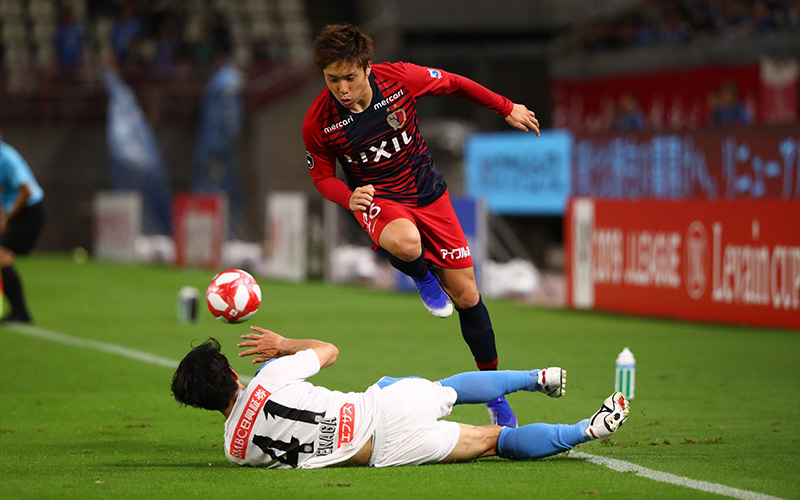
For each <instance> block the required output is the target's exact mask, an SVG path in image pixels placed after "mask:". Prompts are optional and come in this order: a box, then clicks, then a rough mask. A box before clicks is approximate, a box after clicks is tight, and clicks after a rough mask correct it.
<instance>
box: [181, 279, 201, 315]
mask: <svg viewBox="0 0 800 500" xmlns="http://www.w3.org/2000/svg"><path fill="white" fill-rule="evenodd" d="M199 293H200V292H199V291H198V290H197V288H195V287H193V286H185V287H183V288H181V290H180V292H178V321H179V322H181V323H194V322H195V321H197V296H198V295H199Z"/></svg>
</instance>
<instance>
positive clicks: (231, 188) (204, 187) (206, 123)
mask: <svg viewBox="0 0 800 500" xmlns="http://www.w3.org/2000/svg"><path fill="white" fill-rule="evenodd" d="M243 121H244V97H243V79H242V74H241V72H240V71H239V70H238V69H237V68H236V66H235V65H234V64H226V65H224V66H222V67H221V68H220V69H219V70H218V71H217V72H216V73H215V74H214V75H213V76H212V77H211V80H210V81H209V82H208V85H206V89H205V92H204V94H203V102H202V107H201V110H200V126H199V129H198V131H197V139H196V142H195V148H194V161H193V163H192V191H193V192H194V193H198V194H212V193H225V194H226V195H227V196H228V209H229V210H228V231H229V232H234V233H235V230H236V228H237V226H238V224H237V223H238V220H239V218H240V217H241V215H242V213H243V211H244V196H243V194H242V192H241V188H240V185H239V158H238V155H237V152H236V143H237V141H238V139H239V137H240V135H241V131H242V125H243ZM228 236H231V235H230V234H229V235H228Z"/></svg>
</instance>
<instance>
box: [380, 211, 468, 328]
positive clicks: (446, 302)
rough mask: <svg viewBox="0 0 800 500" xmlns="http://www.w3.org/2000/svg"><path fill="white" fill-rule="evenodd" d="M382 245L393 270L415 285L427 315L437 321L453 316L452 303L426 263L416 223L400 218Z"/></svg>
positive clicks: (390, 226)
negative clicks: (388, 254) (405, 276)
mask: <svg viewBox="0 0 800 500" xmlns="http://www.w3.org/2000/svg"><path fill="white" fill-rule="evenodd" d="M379 245H380V246H381V248H383V249H384V250H386V251H387V252H389V253H390V254H391V257H390V258H389V262H391V264H392V266H393V267H394V268H395V269H397V270H398V271H400V272H401V273H403V274H405V275H407V276H410V277H411V279H412V280H413V281H414V284H415V285H416V287H417V290H418V291H419V296H420V298H421V299H422V303H423V304H424V305H425V308H426V309H427V310H428V312H430V313H431V314H432V315H434V316H436V317H437V318H447V317H449V316H451V315H452V314H453V303H452V302H451V301H450V298H449V297H448V296H447V295H446V294H445V293H444V291H443V290H442V287H441V286H440V285H439V280H438V279H437V277H436V275H434V274H433V273H432V272H431V270H430V269H429V268H428V264H427V263H426V262H425V253H424V252H423V249H422V243H421V241H420V234H419V230H418V229H417V226H416V225H414V223H413V222H411V221H410V220H409V219H403V218H401V219H395V220H393V221H391V222H389V223H388V224H386V227H384V228H383V231H381V235H380V239H379Z"/></svg>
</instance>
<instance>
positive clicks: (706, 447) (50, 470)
mask: <svg viewBox="0 0 800 500" xmlns="http://www.w3.org/2000/svg"><path fill="white" fill-rule="evenodd" d="M17 266H18V268H19V270H20V273H21V275H22V277H23V280H24V284H25V287H26V292H27V295H28V299H29V303H30V305H31V308H32V311H33V313H34V316H35V319H36V324H35V327H36V328H38V329H42V330H47V331H51V332H57V333H60V334H64V335H67V336H69V337H74V338H80V339H87V340H94V341H102V342H105V343H109V344H116V345H119V346H124V347H126V348H128V349H133V350H137V351H144V352H147V353H151V354H153V355H157V356H161V357H164V358H168V359H172V360H179V359H180V358H181V357H182V356H183V355H184V354H185V353H186V352H187V351H188V349H189V346H190V343H191V342H192V341H200V340H203V339H205V338H207V337H209V336H214V337H217V338H218V339H219V340H220V341H221V342H222V345H223V351H224V352H225V353H226V354H227V355H228V356H229V358H231V359H232V362H233V364H234V367H235V368H236V369H237V371H239V372H240V373H241V374H246V375H252V373H253V372H254V371H255V367H254V366H253V365H251V364H250V363H249V360H243V359H239V358H237V357H236V352H237V350H238V349H237V348H236V343H237V341H238V337H239V335H241V334H242V333H245V332H246V331H247V325H250V324H255V325H260V326H264V327H267V328H271V329H273V330H275V331H277V332H279V333H283V334H285V335H288V336H292V337H301V338H303V337H312V338H320V339H323V340H327V341H331V342H333V343H335V344H336V345H337V346H338V347H339V348H340V350H341V354H340V356H339V360H338V361H337V363H336V364H335V365H334V366H332V367H330V368H328V369H326V370H324V371H323V372H322V373H320V374H319V375H317V376H315V377H314V378H313V379H312V382H315V383H318V384H322V385H326V386H328V387H330V388H335V389H340V390H345V391H347V390H363V389H364V388H366V387H367V386H368V385H369V384H371V383H373V382H374V381H375V380H377V379H378V378H379V377H380V376H382V375H393V376H401V375H412V374H413V375H420V376H424V377H427V378H430V379H437V378H442V377H445V376H448V375H451V374H453V373H457V372H461V371H468V370H472V369H474V365H473V363H472V361H471V356H470V354H469V351H468V349H467V347H466V345H465V344H464V342H463V341H462V339H461V335H460V331H459V327H458V320H457V319H456V318H455V317H453V318H450V319H447V320H437V319H435V318H433V317H431V316H429V315H428V314H427V313H426V312H425V310H424V309H423V307H422V305H421V303H420V302H419V299H418V297H416V296H415V295H409V294H399V293H395V292H391V291H377V290H370V289H365V288H359V287H342V286H333V285H327V284H321V283H311V284H303V285H296V284H285V283H277V282H270V281H267V280H265V279H263V278H261V279H260V280H259V281H260V283H261V285H262V288H263V292H264V301H263V304H262V307H261V310H260V311H259V312H258V313H257V314H256V315H255V317H254V318H253V319H252V320H251V321H250V322H249V323H247V324H246V325H245V326H241V325H237V326H231V325H224V324H222V323H219V322H218V321H216V320H214V319H213V318H212V317H211V315H210V314H209V313H208V311H207V310H206V309H205V305H204V303H201V308H200V317H199V320H198V322H197V323H195V324H190V325H186V324H179V323H178V322H177V319H176V316H177V314H176V307H177V306H176V304H177V293H178V290H179V289H180V288H181V287H182V286H184V285H191V286H195V287H197V288H198V289H200V290H203V291H204V290H205V286H206V285H207V283H208V280H209V279H210V278H211V276H212V275H213V274H214V271H208V270H180V269H171V268H164V267H158V266H132V265H121V264H109V263H98V262H94V261H91V260H90V261H89V262H88V263H85V264H79V263H77V262H75V261H74V260H73V259H72V258H71V257H69V256H66V255H47V254H44V255H35V256H32V257H29V258H23V259H19V260H18V263H17ZM486 302H487V306H488V308H489V311H490V313H491V315H492V320H493V323H494V327H495V331H496V333H497V343H498V349H499V351H500V364H501V368H507V369H512V368H518V369H530V368H538V367H545V366H552V365H558V366H562V367H564V368H566V369H567V370H568V372H569V377H568V387H567V393H566V395H565V397H563V398H560V399H550V398H547V397H544V396H542V395H540V394H530V393H517V394H513V395H511V396H510V397H509V400H510V402H511V405H512V407H513V408H514V409H515V411H516V413H517V417H518V418H519V419H520V421H521V422H522V423H528V422H551V423H556V422H564V423H573V422H576V421H578V420H580V419H583V418H586V417H588V416H590V415H591V414H592V413H593V412H594V411H595V410H596V409H597V407H598V406H599V404H600V403H601V402H602V400H603V399H604V398H605V397H606V396H607V395H608V394H610V393H611V392H612V390H613V382H614V360H615V358H616V355H617V353H618V352H619V351H620V350H622V348H623V347H625V346H628V347H630V348H631V350H632V351H633V353H634V354H635V355H636V359H637V372H636V398H635V399H634V401H633V404H632V411H631V415H630V418H629V420H628V423H627V424H626V425H625V426H623V427H622V428H621V429H620V431H619V432H618V433H617V434H615V435H614V436H612V439H609V440H603V441H597V442H593V443H587V444H584V445H581V446H579V447H578V448H577V449H576V451H581V452H584V453H589V454H592V455H597V456H603V457H610V458H614V459H620V460H625V461H628V462H631V463H634V464H637V465H640V466H643V467H647V468H650V469H654V470H657V471H661V472H664V473H670V474H674V475H676V476H681V477H686V478H690V479H694V480H699V481H706V482H709V483H717V484H721V485H725V486H728V487H732V488H738V489H741V490H747V491H750V492H757V493H761V494H766V495H772V496H776V497H780V498H800V488H798V487H799V486H800V450H799V449H798V447H799V446H800V397H798V390H800V369H798V365H799V364H800V363H798V360H799V359H800V333H798V332H792V331H777V330H769V329H757V328H744V327H733V326H717V325H706V324H693V323H684V322H677V321H668V320H659V319H650V318H636V317H626V316H618V315H609V314H600V313H587V312H576V311H569V310H555V309H547V308H537V307H531V306H529V305H524V304H519V303H515V302H513V301H505V300H487V301H486ZM798 314H800V312H798ZM172 373H173V369H172V368H169V367H165V366H160V365H157V364H148V363H146V362H143V361H139V360H134V359H129V358H126V357H123V356H120V355H116V354H113V353H107V352H100V351H97V350H93V349H87V348H85V347H80V346H74V345H66V344H63V343H58V342H53V341H51V340H45V339H40V338H35V337H31V336H28V335H24V334H23V333H21V332H20V331H17V330H15V329H13V328H10V327H4V326H0V401H2V416H0V498H2V499H6V500H10V499H50V498H52V499H64V498H76V499H95V498H96V499H140V498H141V499H148V500H154V499H161V498H169V499H179V498H211V499H223V498H281V499H289V498H347V499H354V498H359V499H360V498H458V499H471V498H476V499H504V498H508V499H526V498H614V499H624V498H637V499H654V498H656V499H657V498H663V499H674V498H719V495H716V494H714V493H709V492H704V491H698V490H695V489H690V488H687V487H684V486H679V485H675V484H667V483H663V482H656V481H653V480H650V479H647V478H644V477H641V476H639V475H637V474H636V473H633V472H627V473H620V472H615V471H613V470H610V469H608V468H605V467H601V466H598V465H595V464H592V463H589V462H587V461H584V460H581V459H577V458H575V457H574V456H573V457H570V456H568V455H559V456H556V457H551V458H548V459H545V460H540V461H525V462H511V461H506V460H502V459H496V458H492V459H484V460H479V461H476V462H473V463H466V464H457V465H429V466H423V467H403V468H393V469H371V468H340V469H323V470H315V471H298V470H286V471H283V470H281V471H270V470H262V469H242V468H237V467H235V466H233V465H230V464H229V463H228V462H227V461H226V459H225V456H224V453H223V450H222V422H223V420H222V418H221V415H220V414H218V413H212V412H205V411H201V410H195V409H191V408H183V407H180V406H179V405H178V404H177V403H175V402H174V400H173V399H172V397H171V394H170V390H169V384H170V380H171V377H172ZM451 418H452V419H454V420H457V421H461V422H465V423H474V424H485V423H488V422H487V420H488V418H487V415H486V411H485V409H484V408H483V407H482V406H459V407H457V408H456V410H455V411H454V413H453V415H452V416H451ZM752 498H757V497H755V496H753V497H752Z"/></svg>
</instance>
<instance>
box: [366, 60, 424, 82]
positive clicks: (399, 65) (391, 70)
mask: <svg viewBox="0 0 800 500" xmlns="http://www.w3.org/2000/svg"><path fill="white" fill-rule="evenodd" d="M417 68H421V66H418V65H416V64H414V63H410V62H405V61H397V62H381V63H377V64H373V65H372V72H373V73H374V74H375V77H376V78H381V77H383V78H402V77H404V76H406V75H408V73H409V72H414V71H415V70H416V69H417Z"/></svg>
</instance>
